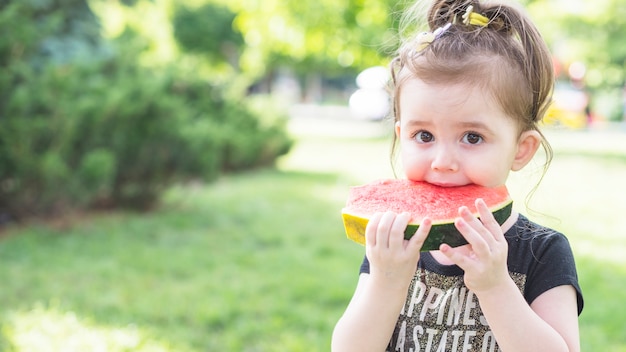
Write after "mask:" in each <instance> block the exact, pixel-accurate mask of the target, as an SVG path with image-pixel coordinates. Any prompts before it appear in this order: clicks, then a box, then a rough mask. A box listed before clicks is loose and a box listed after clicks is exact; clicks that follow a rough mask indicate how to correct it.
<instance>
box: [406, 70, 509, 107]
mask: <svg viewBox="0 0 626 352" xmlns="http://www.w3.org/2000/svg"><path fill="white" fill-rule="evenodd" d="M398 93H399V95H398V100H399V101H398V102H399V107H400V108H401V110H402V109H420V110H427V111H429V112H437V111H448V110H451V111H455V110H459V109H465V110H497V111H502V107H501V106H500V104H499V103H498V102H497V101H496V100H495V99H494V97H493V95H492V94H490V93H489V92H488V91H486V90H485V89H484V88H483V87H481V86H479V85H476V84H471V83H442V82H425V81H423V80H421V79H419V78H416V77H411V78H408V79H405V80H404V81H403V82H402V84H401V86H400V87H399V92H398ZM400 113H401V111H400Z"/></svg>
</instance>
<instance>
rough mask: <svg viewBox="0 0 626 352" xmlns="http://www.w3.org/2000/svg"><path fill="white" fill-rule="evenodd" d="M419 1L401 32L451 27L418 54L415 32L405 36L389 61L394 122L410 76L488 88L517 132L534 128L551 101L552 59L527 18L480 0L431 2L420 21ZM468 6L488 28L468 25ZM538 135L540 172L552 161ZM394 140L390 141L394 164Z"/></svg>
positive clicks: (517, 11) (514, 9)
mask: <svg viewBox="0 0 626 352" xmlns="http://www.w3.org/2000/svg"><path fill="white" fill-rule="evenodd" d="M420 5H422V4H421V3H416V4H415V5H414V6H413V7H411V8H410V9H409V10H408V11H407V12H406V14H405V16H404V17H403V19H402V22H401V23H402V29H401V33H403V31H406V30H407V28H415V27H417V26H418V24H419V23H420V22H422V23H427V24H428V29H427V30H428V31H430V32H432V31H434V30H435V29H437V28H440V27H444V26H446V25H447V24H448V23H450V24H451V25H450V27H449V28H448V29H447V30H446V31H445V32H444V33H443V34H442V35H441V36H439V37H438V38H436V39H435V40H434V41H433V42H432V43H430V44H429V45H427V46H426V47H425V48H423V49H421V50H419V49H418V48H419V47H420V43H419V37H418V33H417V32H416V31H413V33H411V34H410V35H409V36H408V37H406V38H403V44H402V45H401V47H400V49H399V50H398V54H397V56H396V57H395V58H394V59H393V61H392V62H391V75H392V82H391V91H392V96H393V119H394V120H395V121H398V120H399V118H400V111H399V101H398V100H399V99H398V97H399V96H400V94H399V93H400V89H401V87H402V84H403V83H404V82H405V81H406V80H407V79H410V78H419V79H420V80H422V81H424V82H427V83H434V84H436V83H462V84H469V85H474V86H477V87H480V88H484V89H486V90H487V91H488V92H489V93H490V94H491V95H492V96H493V97H494V98H495V100H496V101H497V102H498V103H499V104H500V106H501V107H502V109H503V111H504V112H505V113H506V114H507V115H508V116H510V117H512V118H514V119H515V120H516V122H517V124H518V126H519V131H520V133H522V132H524V131H528V130H536V131H538V132H539V133H540V134H541V131H540V130H539V127H538V123H539V122H540V121H541V119H542V118H543V115H544V114H545V112H546V110H547V108H548V106H549V104H550V102H551V99H552V89H553V86H554V72H553V64H552V57H551V55H550V52H549V50H548V47H547V46H546V44H545V42H544V40H543V38H542V37H541V34H540V33H539V31H538V30H537V28H536V27H535V25H534V24H533V23H532V22H531V21H530V19H529V18H528V16H527V15H526V14H525V13H524V12H523V11H522V10H521V9H519V8H517V7H514V6H511V5H510V4H502V3H497V2H486V1H478V0H433V2H432V4H431V6H430V8H429V9H428V11H427V12H426V14H427V15H426V16H427V18H426V19H425V20H421V21H420V17H423V15H422V14H423V13H424V12H423V11H421V9H420ZM469 6H473V8H474V10H473V11H474V13H477V14H480V15H482V16H484V17H486V18H487V20H488V24H487V26H485V27H483V26H480V25H473V24H466V23H464V22H463V18H462V17H463V15H464V14H465V13H466V10H467V8H468V7H469ZM541 136H542V145H543V147H544V150H545V153H546V164H545V165H544V173H545V170H546V169H547V167H548V165H549V163H550V161H551V159H552V148H551V147H550V145H549V143H548V142H547V141H546V139H545V138H543V134H541ZM396 144H397V138H396V136H395V135H394V137H393V147H392V163H393V159H394V156H395V150H396Z"/></svg>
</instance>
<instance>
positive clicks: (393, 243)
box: [389, 212, 411, 248]
mask: <svg viewBox="0 0 626 352" xmlns="http://www.w3.org/2000/svg"><path fill="white" fill-rule="evenodd" d="M410 218H411V214H410V213H406V212H405V213H402V214H400V215H397V216H396V217H395V219H394V221H393V224H392V225H391V230H390V233H389V247H390V248H391V247H396V248H402V246H403V244H404V230H406V227H407V225H408V224H409V219H410Z"/></svg>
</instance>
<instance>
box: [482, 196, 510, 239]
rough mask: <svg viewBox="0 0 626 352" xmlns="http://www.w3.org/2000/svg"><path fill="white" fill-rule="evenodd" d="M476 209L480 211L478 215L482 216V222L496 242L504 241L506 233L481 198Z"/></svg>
mask: <svg viewBox="0 0 626 352" xmlns="http://www.w3.org/2000/svg"><path fill="white" fill-rule="evenodd" d="M475 204H476V209H478V215H479V216H480V221H481V222H482V223H483V225H484V226H485V227H486V228H487V230H489V232H490V233H491V234H492V236H493V238H495V240H496V241H504V233H503V232H502V228H501V227H500V224H498V221H497V220H496V218H495V217H494V216H493V214H492V213H491V210H489V207H487V203H485V201H484V200H483V199H481V198H478V199H476V203H475Z"/></svg>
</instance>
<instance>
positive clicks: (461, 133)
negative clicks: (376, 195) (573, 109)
mask: <svg viewBox="0 0 626 352" xmlns="http://www.w3.org/2000/svg"><path fill="white" fill-rule="evenodd" d="M399 99H400V104H399V111H400V116H399V117H400V119H399V121H398V122H396V126H395V130H396V134H397V136H398V140H399V142H400V149H401V151H400V153H401V154H400V155H401V158H402V165H403V168H404V172H405V174H406V176H407V178H408V179H410V180H414V181H426V182H429V183H433V184H436V185H441V186H462V185H467V184H477V185H481V186H486V187H495V186H499V185H502V184H504V183H505V181H506V179H507V177H508V174H509V171H510V170H519V169H521V168H522V167H524V166H525V165H526V164H527V163H528V162H529V161H530V159H531V158H532V156H533V155H534V154H535V151H536V150H537V148H538V146H539V144H540V135H539V133H538V132H537V131H526V132H523V133H521V134H520V131H519V130H518V127H517V125H516V123H515V121H514V120H513V118H511V117H509V116H507V115H506V114H505V113H504V112H503V111H502V108H501V107H500V106H499V104H498V103H496V101H494V100H493V98H491V96H490V95H489V94H488V93H484V92H483V91H481V90H480V89H479V88H476V87H475V86H472V85H468V84H454V85H446V84H426V83H424V82H423V81H421V80H419V79H416V78H413V79H410V80H408V81H406V82H405V83H403V85H402V88H401V91H400V96H399Z"/></svg>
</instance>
